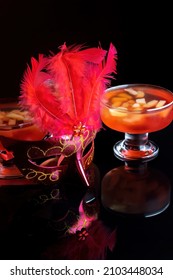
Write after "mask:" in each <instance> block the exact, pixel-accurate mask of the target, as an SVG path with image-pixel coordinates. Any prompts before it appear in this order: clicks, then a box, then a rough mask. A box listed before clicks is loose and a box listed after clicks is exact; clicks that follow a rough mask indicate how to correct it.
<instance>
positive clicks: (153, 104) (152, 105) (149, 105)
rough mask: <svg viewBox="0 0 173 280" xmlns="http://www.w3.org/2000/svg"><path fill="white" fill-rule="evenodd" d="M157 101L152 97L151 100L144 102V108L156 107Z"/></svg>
mask: <svg viewBox="0 0 173 280" xmlns="http://www.w3.org/2000/svg"><path fill="white" fill-rule="evenodd" d="M157 103H158V100H156V99H153V100H151V101H149V102H147V103H146V104H144V108H154V107H156V105H157Z"/></svg>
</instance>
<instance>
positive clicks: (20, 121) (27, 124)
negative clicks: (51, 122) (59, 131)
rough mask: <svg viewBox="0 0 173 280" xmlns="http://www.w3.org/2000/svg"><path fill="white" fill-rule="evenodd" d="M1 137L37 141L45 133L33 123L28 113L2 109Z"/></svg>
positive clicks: (0, 110) (0, 115) (14, 109)
mask: <svg viewBox="0 0 173 280" xmlns="http://www.w3.org/2000/svg"><path fill="white" fill-rule="evenodd" d="M0 136H5V137H8V138H12V139H15V140H23V141H37V140H41V139H42V138H43V137H44V136H45V133H44V132H43V131H41V130H40V129H39V128H38V127H37V125H36V124H34V123H33V120H32V118H31V116H30V115H29V112H28V111H22V110H20V108H17V107H16V108H13V107H9V108H8V107H7V108H2V109H0Z"/></svg>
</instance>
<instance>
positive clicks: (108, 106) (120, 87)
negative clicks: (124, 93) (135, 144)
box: [101, 83, 173, 114]
mask: <svg viewBox="0 0 173 280" xmlns="http://www.w3.org/2000/svg"><path fill="white" fill-rule="evenodd" d="M133 87H140V88H153V89H154V88H155V89H158V90H162V91H163V90H164V91H165V92H167V93H168V94H170V95H172V101H171V102H169V103H167V104H166V105H163V106H161V107H158V108H151V109H146V110H145V111H142V110H135V111H127V110H126V108H122V107H121V108H120V107H114V108H113V107H112V106H110V105H108V104H106V103H105V102H104V95H105V94H106V93H107V92H110V91H113V90H118V89H125V88H133ZM101 104H103V105H104V106H105V107H107V108H110V109H112V110H117V111H120V112H128V114H134V113H135V114H136V113H137V114H139V113H140V114H146V113H147V112H148V113H151V112H155V111H161V110H163V109H165V108H167V107H170V106H171V105H173V92H172V91H171V90H169V89H167V88H165V87H162V86H158V85H153V84H143V83H133V84H122V85H118V86H112V87H110V88H107V89H106V90H105V92H104V94H103V96H102V98H101Z"/></svg>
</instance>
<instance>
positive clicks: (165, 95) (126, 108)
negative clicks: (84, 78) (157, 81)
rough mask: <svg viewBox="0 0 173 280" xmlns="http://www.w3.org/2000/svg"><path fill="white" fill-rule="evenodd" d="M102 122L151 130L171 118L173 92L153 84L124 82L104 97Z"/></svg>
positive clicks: (121, 128)
mask: <svg viewBox="0 0 173 280" xmlns="http://www.w3.org/2000/svg"><path fill="white" fill-rule="evenodd" d="M100 114H101V119H102V121H103V123H104V124H105V125H106V126H108V127H109V128H111V129H114V130H117V131H120V132H124V133H133V134H141V133H149V132H154V131H158V130H161V129H163V128H164V127H166V126H167V125H169V124H170V123H171V122H172V118H173V94H172V92H171V91H169V90H167V89H165V88H162V87H159V86H152V85H146V84H144V85H143V84H141V85H139V84H138V85H135V84H131V85H123V86H116V87H112V88H109V89H107V90H106V92H105V93H104V95H103V97H102V100H101V107H100Z"/></svg>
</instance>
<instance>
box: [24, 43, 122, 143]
mask: <svg viewBox="0 0 173 280" xmlns="http://www.w3.org/2000/svg"><path fill="white" fill-rule="evenodd" d="M116 58H117V52H116V49H115V47H114V46H113V44H110V48H109V50H108V52H107V51H105V50H103V49H102V48H100V47H99V48H88V49H84V48H83V46H82V45H77V46H71V47H68V48H67V46H66V44H64V45H62V46H61V47H60V51H59V52H58V53H57V54H56V55H51V56H49V57H44V56H43V55H39V58H38V61H37V60H36V59H35V58H31V67H30V66H29V65H28V66H27V69H26V71H25V73H24V76H23V80H22V82H21V94H20V104H21V106H23V107H24V108H27V109H28V110H29V111H30V112H31V114H32V115H33V117H34V118H35V121H36V122H37V123H38V124H39V126H40V127H41V128H42V129H43V130H44V131H46V132H49V133H51V134H53V135H54V137H56V138H57V137H60V136H62V135H65V134H68V135H72V134H73V131H74V126H77V125H79V124H80V123H82V125H84V126H85V127H87V128H88V129H91V130H96V131H98V130H99V129H100V128H101V120H100V113H99V110H100V109H99V108H100V97H101V95H102V94H103V92H104V91H105V89H106V87H107V86H109V85H110V82H111V79H112V78H113V74H114V73H116Z"/></svg>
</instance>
